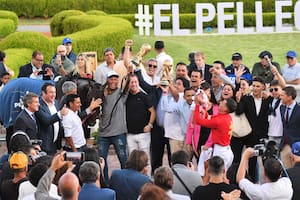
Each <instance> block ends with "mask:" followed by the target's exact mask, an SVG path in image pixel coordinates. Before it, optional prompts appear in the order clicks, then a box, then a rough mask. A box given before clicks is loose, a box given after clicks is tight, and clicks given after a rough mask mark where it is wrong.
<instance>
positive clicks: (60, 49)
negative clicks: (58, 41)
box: [56, 45, 67, 56]
mask: <svg viewBox="0 0 300 200" xmlns="http://www.w3.org/2000/svg"><path fill="white" fill-rule="evenodd" d="M56 53H57V54H59V55H63V56H65V55H66V54H67V49H66V47H65V46H64V45H58V46H57V49H56Z"/></svg>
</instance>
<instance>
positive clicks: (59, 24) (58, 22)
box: [50, 10, 84, 36]
mask: <svg viewBox="0 0 300 200" xmlns="http://www.w3.org/2000/svg"><path fill="white" fill-rule="evenodd" d="M77 15H84V12H81V11H79V10H65V11H62V12H60V13H57V14H56V15H55V16H54V17H52V19H51V22H50V29H51V34H52V36H59V35H63V34H64V27H63V21H64V19H66V18H68V17H70V16H77Z"/></svg>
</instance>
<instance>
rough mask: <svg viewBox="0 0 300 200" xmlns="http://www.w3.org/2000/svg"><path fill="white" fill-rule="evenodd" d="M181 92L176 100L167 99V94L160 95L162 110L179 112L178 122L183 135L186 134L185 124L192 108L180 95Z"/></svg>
mask: <svg viewBox="0 0 300 200" xmlns="http://www.w3.org/2000/svg"><path fill="white" fill-rule="evenodd" d="M182 95H183V94H182V93H180V97H179V100H178V102H175V101H174V100H171V101H169V100H168V97H167V95H163V96H162V104H161V105H162V110H163V111H165V112H168V113H177V114H179V123H180V127H181V133H182V134H183V135H185V134H186V129H187V124H188V122H189V119H190V116H191V113H192V110H191V105H189V104H188V103H187V102H186V100H185V99H184V98H183V97H182Z"/></svg>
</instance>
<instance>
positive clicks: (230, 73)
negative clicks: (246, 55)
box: [225, 64, 252, 86]
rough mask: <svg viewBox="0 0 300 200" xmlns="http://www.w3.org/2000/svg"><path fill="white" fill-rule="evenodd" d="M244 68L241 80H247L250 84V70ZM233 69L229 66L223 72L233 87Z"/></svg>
mask: <svg viewBox="0 0 300 200" xmlns="http://www.w3.org/2000/svg"><path fill="white" fill-rule="evenodd" d="M244 67H245V72H244V73H243V74H242V76H241V78H243V79H247V80H248V81H249V83H250V84H251V83H252V75H251V73H250V70H249V68H248V67H246V66H244ZM234 71H235V68H234V67H233V65H232V64H231V65H229V66H228V67H226V68H225V72H226V75H227V76H228V77H229V78H230V79H231V83H232V84H233V85H234V86H235V82H236V80H235V79H236V77H235V74H234Z"/></svg>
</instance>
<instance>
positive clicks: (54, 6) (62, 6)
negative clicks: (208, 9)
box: [0, 0, 297, 17]
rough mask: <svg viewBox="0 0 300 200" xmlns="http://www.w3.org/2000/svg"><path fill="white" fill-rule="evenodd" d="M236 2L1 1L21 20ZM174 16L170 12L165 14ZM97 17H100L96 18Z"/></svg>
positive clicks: (269, 0) (250, 9)
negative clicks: (65, 12)
mask: <svg viewBox="0 0 300 200" xmlns="http://www.w3.org/2000/svg"><path fill="white" fill-rule="evenodd" d="M221 2H234V3H235V4H234V8H233V9H226V12H236V2H241V1H240V0H210V1H208V0H171V1H170V0H143V1H141V0H109V1H107V0H0V9H3V10H10V11H13V12H15V13H16V14H17V15H18V16H25V17H52V16H54V15H55V14H56V13H59V12H61V11H63V10H72V9H73V10H81V11H88V10H103V11H104V12H106V13H110V14H112V13H124V14H125V13H136V12H137V7H138V4H144V5H149V6H150V10H151V13H153V6H152V5H153V4H172V3H177V4H179V10H180V13H195V12H196V3H212V4H213V5H214V6H215V8H216V9H217V3H221ZM242 2H243V3H244V12H247V13H254V12H255V2H256V1H254V0H244V1H242ZM275 2H276V1H274V0H264V1H262V8H263V11H264V12H275ZM296 2H297V0H293V6H287V7H283V11H284V12H287V11H288V12H294V10H293V7H294V5H295V3H296ZM166 12H167V13H171V10H170V11H166ZM97 15H98V14H97Z"/></svg>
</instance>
